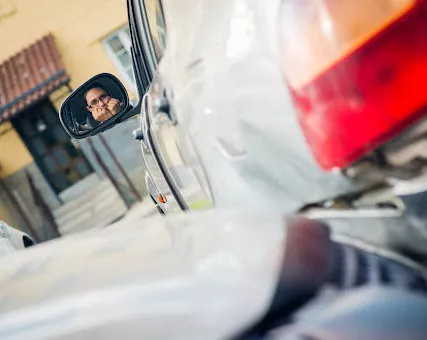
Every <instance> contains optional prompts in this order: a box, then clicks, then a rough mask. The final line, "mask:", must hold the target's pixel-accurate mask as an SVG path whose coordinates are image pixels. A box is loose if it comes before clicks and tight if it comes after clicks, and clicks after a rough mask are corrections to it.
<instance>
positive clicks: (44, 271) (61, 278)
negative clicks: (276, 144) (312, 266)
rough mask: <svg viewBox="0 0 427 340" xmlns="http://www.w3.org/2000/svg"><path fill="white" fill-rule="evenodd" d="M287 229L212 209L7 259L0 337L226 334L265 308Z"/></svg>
mask: <svg viewBox="0 0 427 340" xmlns="http://www.w3.org/2000/svg"><path fill="white" fill-rule="evenodd" d="M266 226H268V229H267V228H266ZM284 230H285V228H284V225H283V220H282V218H281V217H280V216H279V215H271V214H269V215H251V214H247V213H246V214H243V213H242V214H239V213H228V212H213V211H212V212H205V213H203V214H192V215H183V216H173V217H168V218H165V217H154V218H151V219H131V220H124V221H122V222H119V223H117V224H116V225H113V226H111V227H109V228H107V229H104V230H97V231H90V232H86V233H82V234H79V235H74V236H69V237H65V238H63V239H59V240H56V241H51V242H48V243H46V244H43V245H38V246H35V247H33V248H31V249H28V250H26V251H23V252H17V253H15V254H11V255H9V256H6V257H4V258H2V259H1V260H0V268H1V270H0V285H1V287H2V290H1V293H0V302H1V303H0V338H1V339H57V338H61V339H64V338H65V339H83V338H84V339H87V338H90V339H95V338H96V339H98V338H100V339H116V338H119V337H120V338H124V339H132V338H138V339H139V338H145V339H164V338H174V339H184V338H185V339H201V338H204V339H218V338H223V337H225V336H232V335H233V334H234V333H235V332H237V331H239V330H240V329H242V328H244V327H245V326H246V325H248V324H249V323H251V322H253V321H255V320H256V319H257V318H259V317H260V315H261V314H263V313H264V312H265V311H266V309H267V308H268V306H269V303H270V300H271V297H272V294H273V293H274V290H275V288H276V284H277V278H278V275H279V267H280V261H277V260H275V259H277V256H278V255H279V257H280V256H281V255H282V251H283V246H282V245H283V241H284V238H285V232H284Z"/></svg>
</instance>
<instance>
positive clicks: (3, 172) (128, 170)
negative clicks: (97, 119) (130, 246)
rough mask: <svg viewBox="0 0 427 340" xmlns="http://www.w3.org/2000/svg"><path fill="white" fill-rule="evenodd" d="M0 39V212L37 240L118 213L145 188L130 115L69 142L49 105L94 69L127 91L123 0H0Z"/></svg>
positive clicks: (131, 87) (55, 106)
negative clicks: (88, 136) (111, 127)
mask: <svg viewBox="0 0 427 340" xmlns="http://www.w3.org/2000/svg"><path fill="white" fill-rule="evenodd" d="M0 45H1V49H0V219H1V220H4V221H6V222H7V223H9V224H11V225H12V226H14V227H15V228H18V229H20V230H22V231H24V232H27V233H29V234H30V235H32V236H33V237H35V238H36V240H38V241H46V240H49V239H52V238H56V237H59V236H60V235H67V234H72V233H75V232H80V231H82V230H86V229H90V228H94V227H103V226H105V225H108V224H110V223H112V222H114V221H116V220H118V219H120V218H121V217H122V216H123V215H124V214H125V213H126V211H128V210H129V208H130V207H131V206H132V205H134V204H135V203H136V202H138V201H140V200H141V199H142V198H143V197H144V196H145V194H146V188H145V184H144V183H145V182H144V169H143V163H142V160H141V154H140V150H139V144H138V143H136V142H134V143H133V141H132V139H131V133H132V130H134V129H135V128H137V127H138V117H135V118H133V119H130V120H129V121H128V122H126V123H125V124H121V125H120V126H118V127H117V128H115V129H114V131H107V132H105V133H103V135H102V136H101V137H98V136H97V137H94V138H92V139H91V140H85V141H76V140H71V139H70V137H68V135H66V134H65V132H64V130H63V128H62V126H61V125H60V122H59V119H58V111H59V108H60V106H61V104H62V102H63V101H64V99H65V98H66V97H67V95H68V94H69V93H70V92H71V91H72V90H73V89H75V88H77V87H78V86H79V85H80V84H82V83H83V82H85V81H86V80H87V79H89V78H90V77H91V76H93V75H95V74H98V73H101V72H109V73H112V74H114V75H116V76H117V77H118V78H119V79H120V80H121V81H122V82H123V83H124V85H125V86H126V88H127V89H128V91H129V96H130V98H131V101H136V100H137V98H136V97H135V96H136V95H135V83H134V76H133V71H132V63H131V58H130V36H129V29H128V26H127V16H126V2H125V1H124V0H91V1H84V0H73V1H69V0H38V1H33V0H3V1H1V5H0Z"/></svg>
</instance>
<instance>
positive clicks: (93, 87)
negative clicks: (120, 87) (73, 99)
mask: <svg viewBox="0 0 427 340" xmlns="http://www.w3.org/2000/svg"><path fill="white" fill-rule="evenodd" d="M93 89H101V90H104V91H105V92H107V94H109V92H108V90H107V89H106V88H105V87H104V85H102V84H101V83H97V82H95V83H91V84H90V85H88V87H86V89H85V92H84V93H83V98H84V99H85V102H86V104H87V101H86V96H87V93H88V92H89V91H90V90H93Z"/></svg>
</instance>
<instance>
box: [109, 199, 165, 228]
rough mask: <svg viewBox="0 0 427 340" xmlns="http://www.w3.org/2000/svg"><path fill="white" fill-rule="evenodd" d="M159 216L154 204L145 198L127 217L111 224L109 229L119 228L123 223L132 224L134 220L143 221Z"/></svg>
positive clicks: (135, 205)
mask: <svg viewBox="0 0 427 340" xmlns="http://www.w3.org/2000/svg"><path fill="white" fill-rule="evenodd" d="M157 215H159V213H158V211H157V209H156V207H155V206H154V204H153V202H152V201H151V200H150V199H149V198H147V197H145V198H144V200H143V201H142V202H138V203H136V204H134V205H133V206H132V208H131V209H130V210H129V211H128V212H127V213H126V215H125V216H124V217H123V218H121V219H120V220H119V221H117V222H115V223H112V224H110V225H109V226H108V227H117V226H119V225H121V224H123V223H130V222H131V221H133V220H143V219H146V218H149V217H150V216H157Z"/></svg>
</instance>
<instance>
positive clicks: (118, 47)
mask: <svg viewBox="0 0 427 340" xmlns="http://www.w3.org/2000/svg"><path fill="white" fill-rule="evenodd" d="M102 44H103V45H104V47H105V50H106V51H107V53H108V55H109V56H110V58H111V60H112V61H113V63H114V65H115V66H116V68H117V70H118V71H119V72H120V75H121V76H122V77H123V79H124V80H125V81H126V82H127V83H128V84H129V85H131V86H132V87H133V88H135V75H134V73H133V68H132V56H131V52H130V47H131V39H130V32H129V27H128V26H126V27H123V28H121V29H119V30H118V31H115V32H114V33H112V34H111V35H109V36H108V37H106V38H105V39H104V40H103V41H102Z"/></svg>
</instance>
